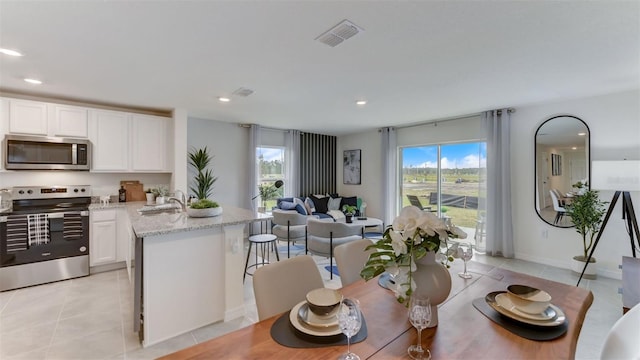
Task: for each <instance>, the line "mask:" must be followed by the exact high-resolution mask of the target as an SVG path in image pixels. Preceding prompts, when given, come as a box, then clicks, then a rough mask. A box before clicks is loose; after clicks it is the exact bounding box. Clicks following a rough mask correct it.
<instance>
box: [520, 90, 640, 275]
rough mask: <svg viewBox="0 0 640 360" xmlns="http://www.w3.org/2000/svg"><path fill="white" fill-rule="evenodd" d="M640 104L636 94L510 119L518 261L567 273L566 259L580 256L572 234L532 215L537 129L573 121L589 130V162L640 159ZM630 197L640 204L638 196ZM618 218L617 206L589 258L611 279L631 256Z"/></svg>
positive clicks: (542, 108)
mask: <svg viewBox="0 0 640 360" xmlns="http://www.w3.org/2000/svg"><path fill="white" fill-rule="evenodd" d="M639 99H640V91H628V92H623V93H617V94H610V95H605V96H597V97H590V98H583V99H575V100H569V101H561V102H555V103H546V104H538V105H531V106H526V107H518V108H517V111H516V113H515V114H512V117H511V119H512V123H511V124H512V127H511V169H512V174H511V176H512V184H511V191H512V198H513V201H512V206H513V230H514V235H515V250H516V257H517V258H521V259H525V260H531V261H535V262H538V263H543V264H548V265H553V266H558V267H563V268H569V267H570V260H571V258H572V257H573V256H574V255H579V254H580V253H581V249H582V239H581V238H580V235H579V234H578V233H576V232H575V229H561V228H555V227H552V226H549V225H547V224H546V223H544V222H543V221H542V220H540V219H539V218H538V216H537V215H536V212H535V208H534V201H535V199H534V165H533V164H534V135H535V132H536V129H537V128H538V126H539V125H540V124H541V123H542V122H544V121H545V120H546V119H548V118H550V117H552V116H555V115H560V114H569V115H574V116H577V117H579V118H581V119H582V120H584V122H585V123H587V126H589V130H590V131H591V158H592V159H593V160H614V159H615V160H622V159H623V158H627V159H630V160H634V159H640V105H639V104H640V102H639ZM600 195H601V198H602V199H603V200H606V201H610V200H611V197H612V196H613V193H612V192H604V191H603V192H601V193H600ZM631 196H632V198H633V199H634V200H636V202H638V203H640V193H632V194H631ZM636 207H637V206H636ZM621 214H622V212H621V210H620V205H619V203H618V205H617V208H616V210H615V212H614V214H613V216H612V218H611V219H610V221H609V224H608V225H607V227H606V229H605V230H604V232H603V237H602V239H601V241H600V243H599V244H598V247H597V250H596V252H595V254H594V256H595V257H596V258H597V260H598V268H599V269H598V272H599V273H600V274H601V275H604V276H608V277H614V278H618V277H620V270H619V269H618V265H619V264H620V263H621V261H622V259H621V257H622V256H623V255H626V256H631V248H630V245H629V238H628V236H627V234H626V233H625V231H624V224H623V222H622V220H621ZM544 234H548V236H547V237H545V236H544Z"/></svg>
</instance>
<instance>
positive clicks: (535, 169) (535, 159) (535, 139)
mask: <svg viewBox="0 0 640 360" xmlns="http://www.w3.org/2000/svg"><path fill="white" fill-rule="evenodd" d="M558 118H573V119H575V120H578V121H579V122H581V123H582V124H583V125H584V127H585V128H586V129H587V135H586V140H587V146H585V153H586V157H587V161H586V165H587V184H588V186H587V187H588V188H589V189H591V129H589V125H587V123H586V122H584V120H582V119H580V118H579V117H577V116H573V115H567V114H564V115H556V116H553V117H550V118H548V119H546V120H545V121H543V122H542V123H541V124H540V125H538V128H537V129H536V132H535V134H534V135H533V144H534V151H533V176H534V180H533V209H534V211H535V212H536V214H537V215H538V217H539V218H540V220H542V221H543V222H544V223H546V224H548V225H550V226H553V227H557V228H564V229H568V228H573V227H574V226H575V225H573V224H571V225H566V226H563V225H557V224H553V223H552V222H549V221H547V220H546V219H545V218H543V217H542V214H540V211H538V202H539V199H538V196H539V195H541V194H538V133H539V132H540V129H541V128H542V127H543V126H544V125H545V124H547V123H548V122H550V121H552V120H555V119H558Z"/></svg>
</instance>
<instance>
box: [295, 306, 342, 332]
mask: <svg viewBox="0 0 640 360" xmlns="http://www.w3.org/2000/svg"><path fill="white" fill-rule="evenodd" d="M306 305H307V301H306V300H305V301H301V302H299V303H298V304H297V305H296V306H294V307H293V309H291V312H289V321H291V325H293V327H294V328H296V330H298V331H300V332H303V333H305V334H307V335H313V336H335V335H339V334H342V331H341V330H340V327H339V326H338V320H337V319H336V322H335V324H333V325H330V326H324V327H317V326H312V325H309V324H307V323H306V322H304V321H302V320H301V319H300V316H299V311H300V308H301V307H302V306H306Z"/></svg>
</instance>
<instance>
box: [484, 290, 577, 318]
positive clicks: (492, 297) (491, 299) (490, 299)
mask: <svg viewBox="0 0 640 360" xmlns="http://www.w3.org/2000/svg"><path fill="white" fill-rule="evenodd" d="M505 293H506V291H494V292H490V293H488V294H487V296H485V297H484V300H485V301H486V302H487V304H489V306H491V308H492V309H493V310H495V311H497V312H499V313H500V314H502V315H504V316H506V317H508V318H510V319H513V320H516V321H519V322H521V323H525V324H529V325H536V326H558V325H562V324H564V322H565V320H566V316H565V315H564V312H563V311H562V310H561V309H560V308H559V307H557V306H555V305H553V304H551V305H549V307H550V308H551V309H553V311H555V312H556V315H557V316H556V317H555V318H552V319H549V320H532V319H527V318H524V317H522V316H519V315H517V314H515V313H513V312H511V311H509V310H508V309H506V308H504V307H502V306H500V305H499V304H498V303H497V302H496V296H497V295H498V294H505Z"/></svg>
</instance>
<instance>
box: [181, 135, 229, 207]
mask: <svg viewBox="0 0 640 360" xmlns="http://www.w3.org/2000/svg"><path fill="white" fill-rule="evenodd" d="M188 158H189V165H190V166H191V167H192V168H193V169H194V170H195V171H196V175H195V177H194V178H193V182H194V185H193V186H190V187H189V189H190V190H191V192H193V194H194V195H195V197H196V198H197V199H198V200H197V201H195V202H192V203H191V204H190V206H189V207H188V208H187V214H188V215H189V216H191V217H209V216H216V215H220V214H221V213H222V207H221V206H220V205H219V204H218V203H217V202H215V201H211V200H209V199H208V197H209V196H211V194H212V193H213V184H214V183H215V182H216V180H218V178H217V177H215V176H213V170H212V169H207V167H208V166H209V163H210V162H211V159H212V156H211V155H209V151H208V149H207V147H206V146H205V147H204V148H201V149H192V150H191V151H190V152H189V154H188Z"/></svg>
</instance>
